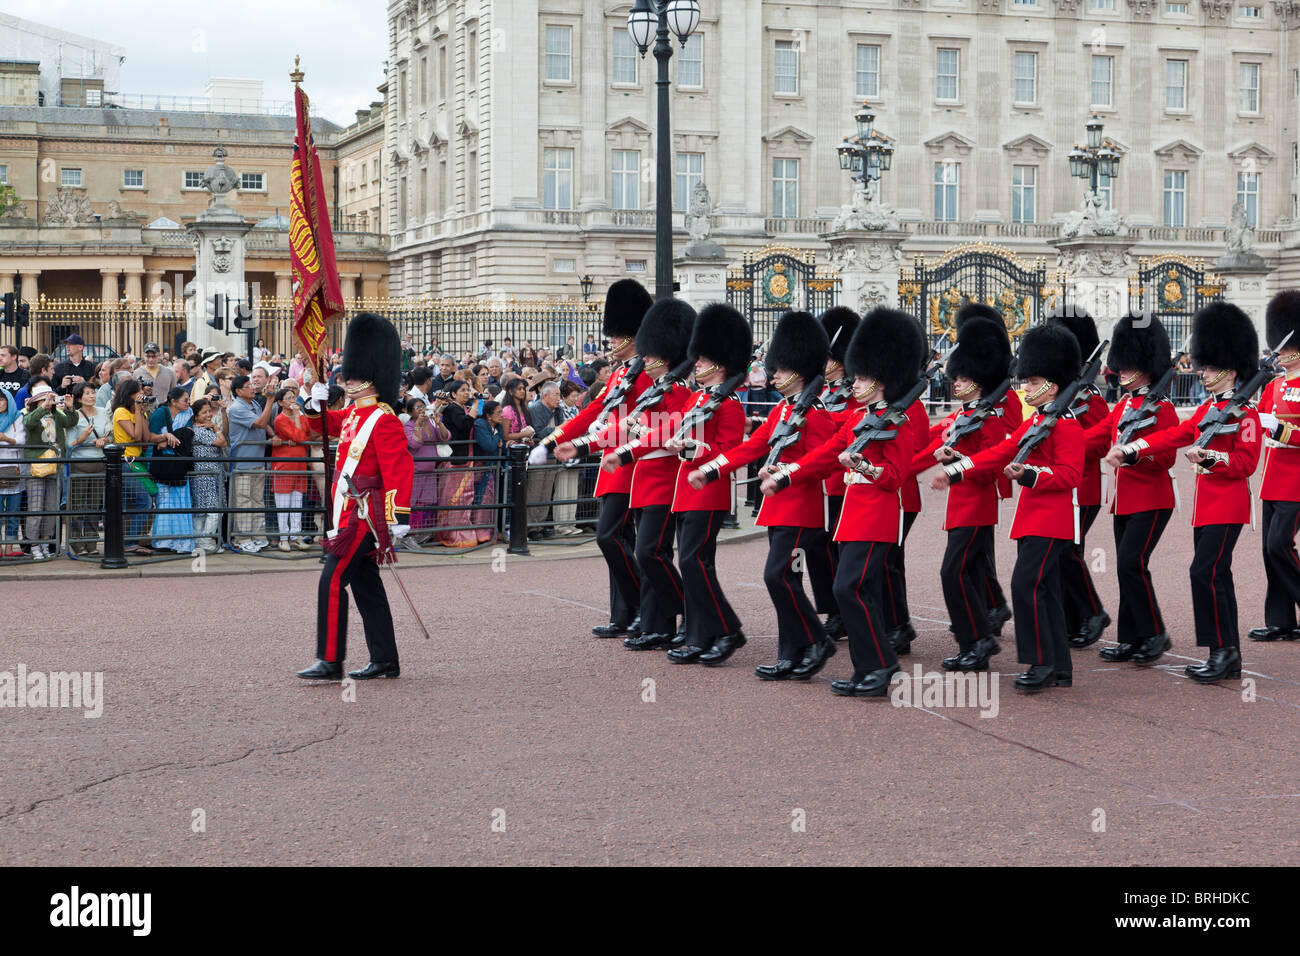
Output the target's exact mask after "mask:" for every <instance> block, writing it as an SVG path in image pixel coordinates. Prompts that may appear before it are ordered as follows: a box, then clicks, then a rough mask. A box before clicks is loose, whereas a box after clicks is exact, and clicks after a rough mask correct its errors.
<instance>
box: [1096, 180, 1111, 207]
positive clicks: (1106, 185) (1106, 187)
mask: <svg viewBox="0 0 1300 956" xmlns="http://www.w3.org/2000/svg"><path fill="white" fill-rule="evenodd" d="M1097 196H1098V197H1099V198H1100V199H1101V208H1102V209H1113V208H1115V207H1114V205H1113V202H1114V197H1115V187H1114V181H1113V180H1112V179H1111V178H1110V177H1109V176H1106V175H1104V174H1103V173H1098V174H1097Z"/></svg>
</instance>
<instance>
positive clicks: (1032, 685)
mask: <svg viewBox="0 0 1300 956" xmlns="http://www.w3.org/2000/svg"><path fill="white" fill-rule="evenodd" d="M1055 681H1056V668H1054V667H1053V666H1052V665H1051V664H1035V665H1033V666H1032V667H1030V668H1029V670H1027V671H1025V672H1024V673H1023V674H1021V675H1020V676H1019V677H1017V678H1016V683H1015V688H1016V690H1018V691H1022V692H1024V693H1026V694H1037V693H1039V692H1040V691H1044V690H1047V688H1049V687H1051V686H1052V685H1053V684H1054V683H1055Z"/></svg>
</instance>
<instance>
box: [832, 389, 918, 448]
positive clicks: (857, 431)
mask: <svg viewBox="0 0 1300 956" xmlns="http://www.w3.org/2000/svg"><path fill="white" fill-rule="evenodd" d="M929 387H930V380H929V378H920V379H917V380H916V384H915V385H913V386H912V388H911V389H910V390H909V391H908V393H907V394H906V395H904V396H903V397H902V398H900V399H899V400H898V401H896V402H890V404H889V407H888V408H886V409H885V410H884V411H881V412H877V413H876V414H875V415H863V416H862V420H861V421H859V422H858V423H857V424H856V425H854V426H853V436H854V437H853V444H851V445H850V446H849V448H848V452H849V454H850V455H859V456H860V455H861V454H862V452H863V451H864V450H865V449H866V447H867V445H869V444H871V443H872V442H873V441H892V440H893V439H894V438H897V437H898V426H899V425H902V424H903V422H905V421H906V420H907V410H908V409H909V408H911V407H912V403H913V402H915V401H916V400H917V399H918V398H920V397H921V393H922V392H924V391H925V390H926V389H927V388H929Z"/></svg>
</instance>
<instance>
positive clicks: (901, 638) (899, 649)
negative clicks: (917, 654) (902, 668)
mask: <svg viewBox="0 0 1300 956" xmlns="http://www.w3.org/2000/svg"><path fill="white" fill-rule="evenodd" d="M886 636H887V637H888V638H889V642H890V643H891V644H893V645H894V653H895V654H897V655H898V656H899V657H902V656H903V655H904V654H910V653H912V642H913V641H914V640H916V629H915V628H914V627H912V622H911V621H907V622H906V623H904V624H900V625H898V627H896V628H894V629H893V630H891V631H890V632H889V634H887V635H886Z"/></svg>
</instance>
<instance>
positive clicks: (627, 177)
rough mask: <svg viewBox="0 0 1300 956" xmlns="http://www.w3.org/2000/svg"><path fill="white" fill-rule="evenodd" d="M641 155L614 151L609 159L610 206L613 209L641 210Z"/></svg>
mask: <svg viewBox="0 0 1300 956" xmlns="http://www.w3.org/2000/svg"><path fill="white" fill-rule="evenodd" d="M640 172H641V153H640V152H639V151H638V150H635V149H616V150H614V152H613V155H612V157H611V159H610V166H609V188H610V206H611V207H612V208H614V209H640V208H641V189H640V182H641V177H640Z"/></svg>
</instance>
